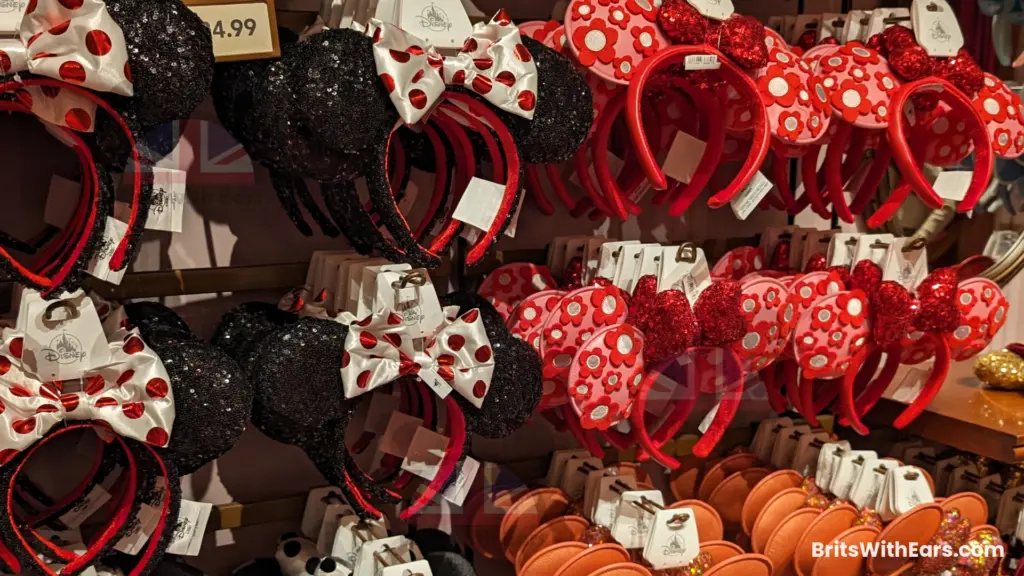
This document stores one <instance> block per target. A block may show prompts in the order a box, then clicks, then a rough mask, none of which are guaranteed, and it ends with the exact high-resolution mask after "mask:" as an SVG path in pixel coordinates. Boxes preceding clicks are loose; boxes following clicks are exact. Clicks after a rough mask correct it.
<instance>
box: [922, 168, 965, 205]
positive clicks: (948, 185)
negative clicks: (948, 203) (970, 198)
mask: <svg viewBox="0 0 1024 576" xmlns="http://www.w3.org/2000/svg"><path fill="white" fill-rule="evenodd" d="M973 177H974V172H971V171H969V170H944V171H942V172H939V176H938V177H937V178H936V179H935V183H934V184H933V185H932V188H934V189H935V193H936V194H938V195H939V198H942V199H943V200H952V201H953V202H959V201H961V200H963V199H964V197H965V196H967V189H968V188H970V187H971V179H972V178H973Z"/></svg>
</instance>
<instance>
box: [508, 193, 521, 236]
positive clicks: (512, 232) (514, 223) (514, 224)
mask: <svg viewBox="0 0 1024 576" xmlns="http://www.w3.org/2000/svg"><path fill="white" fill-rule="evenodd" d="M525 199H526V194H522V193H520V194H519V201H517V202H516V209H515V212H512V219H511V220H509V222H508V226H506V227H505V232H503V234H504V235H505V236H508V237H509V238H515V237H516V228H518V227H519V213H520V212H522V210H523V200H525Z"/></svg>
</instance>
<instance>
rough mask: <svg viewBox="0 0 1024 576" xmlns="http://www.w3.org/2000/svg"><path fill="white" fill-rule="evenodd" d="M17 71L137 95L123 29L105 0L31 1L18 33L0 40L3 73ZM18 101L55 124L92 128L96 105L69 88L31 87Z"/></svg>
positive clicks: (0, 70)
mask: <svg viewBox="0 0 1024 576" xmlns="http://www.w3.org/2000/svg"><path fill="white" fill-rule="evenodd" d="M17 72H31V73H32V74H38V75H40V76H46V77H48V78H53V79H55V80H60V81H63V82H67V83H69V84H75V85H77V86H81V87H83V88H88V89H90V90H95V91H99V92H113V93H114V94H120V95H122V96H131V95H132V81H131V77H130V75H131V72H130V71H129V69H128V48H127V45H126V44H125V40H124V33H123V32H122V31H121V27H120V26H118V25H117V22H115V21H114V19H113V18H111V16H110V13H109V12H107V5H106V4H105V3H104V2H103V1H102V0H30V2H29V3H28V8H27V9H26V11H25V16H24V17H22V19H21V27H20V29H19V30H18V37H17V38H9V39H0V73H2V74H4V75H9V74H12V73H17ZM19 100H20V101H22V102H23V103H24V104H26V105H27V106H29V107H30V108H31V109H32V112H33V113H34V114H35V115H36V116H38V117H39V118H42V119H43V120H45V121H47V122H50V123H52V124H57V125H58V126H67V127H68V128H72V129H74V130H79V131H83V132H91V131H92V129H93V124H94V122H93V119H94V118H95V111H96V105H95V104H94V103H92V102H91V101H89V100H88V99H86V98H84V97H82V96H80V95H77V94H73V93H71V92H70V91H68V90H59V89H56V88H49V87H46V88H41V87H39V86H28V87H26V88H25V91H24V92H20V93H19Z"/></svg>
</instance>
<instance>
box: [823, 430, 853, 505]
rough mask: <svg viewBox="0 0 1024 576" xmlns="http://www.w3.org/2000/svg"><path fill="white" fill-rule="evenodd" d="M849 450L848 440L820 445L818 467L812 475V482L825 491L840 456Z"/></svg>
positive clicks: (827, 488) (829, 484)
mask: <svg viewBox="0 0 1024 576" xmlns="http://www.w3.org/2000/svg"><path fill="white" fill-rule="evenodd" d="M849 450H850V442H849V441H847V440H842V441H839V442H829V443H828V444H825V445H824V446H822V447H821V453H820V454H819V455H818V469H817V473H816V474H815V476H814V483H815V484H817V485H818V488H820V489H821V490H822V491H824V492H827V491H828V490H829V487H830V486H831V483H832V475H833V473H834V472H835V470H836V468H837V467H838V465H839V460H840V458H842V457H843V454H845V453H846V452H848V451H849Z"/></svg>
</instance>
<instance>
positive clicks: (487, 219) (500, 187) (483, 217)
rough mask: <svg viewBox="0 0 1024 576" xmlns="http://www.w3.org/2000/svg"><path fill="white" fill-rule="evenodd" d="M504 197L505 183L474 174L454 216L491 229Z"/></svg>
mask: <svg viewBox="0 0 1024 576" xmlns="http://www.w3.org/2000/svg"><path fill="white" fill-rule="evenodd" d="M407 30H408V29H407ZM464 39H465V36H464V37H463V40H464ZM459 45H460V46H461V45H462V44H461V43H460V44H459ZM504 197H505V185H504V184H498V183H496V182H491V181H490V180H484V179H483V178H477V177H476V176H474V177H473V179H472V180H470V181H469V185H468V186H466V191H465V192H463V194H462V199H461V200H459V205H458V206H456V207H455V213H454V214H453V215H452V218H454V219H456V220H458V221H460V222H463V223H465V224H468V225H470V226H473V227H474V228H477V229H479V230H489V229H490V228H491V224H492V223H493V222H494V219H495V218H496V217H497V216H498V212H499V210H500V209H501V201H502V199H504Z"/></svg>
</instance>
